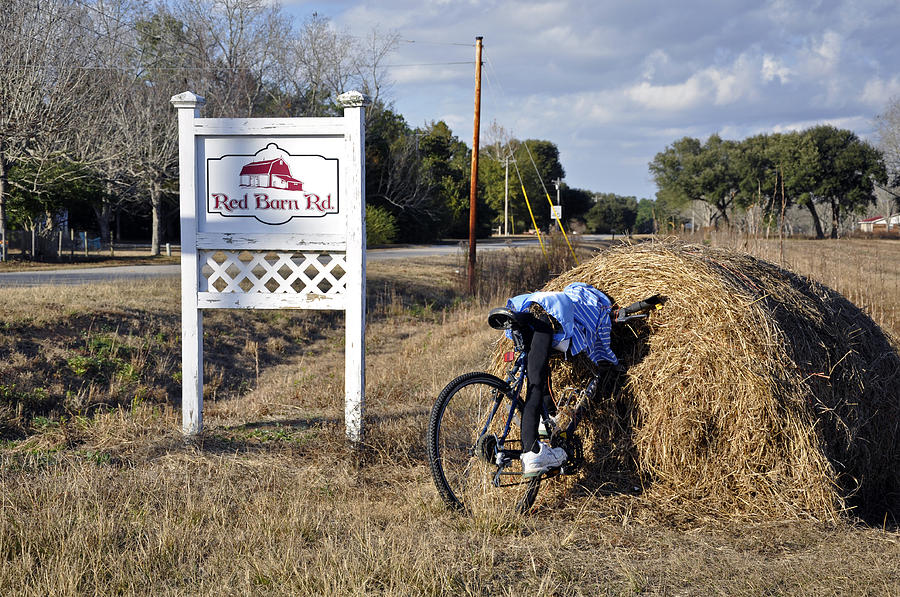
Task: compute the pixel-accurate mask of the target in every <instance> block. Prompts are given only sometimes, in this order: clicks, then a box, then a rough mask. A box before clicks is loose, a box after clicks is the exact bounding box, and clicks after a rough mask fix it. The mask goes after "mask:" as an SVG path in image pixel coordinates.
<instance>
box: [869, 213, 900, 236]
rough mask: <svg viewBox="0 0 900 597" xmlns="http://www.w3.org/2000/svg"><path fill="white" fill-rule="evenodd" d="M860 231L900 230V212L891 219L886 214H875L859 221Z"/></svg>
mask: <svg viewBox="0 0 900 597" xmlns="http://www.w3.org/2000/svg"><path fill="white" fill-rule="evenodd" d="M859 231H860V232H900V214H894V215H892V216H891V219H890V220H887V218H885V217H884V216H874V217H871V218H866V219H865V220H860V221H859Z"/></svg>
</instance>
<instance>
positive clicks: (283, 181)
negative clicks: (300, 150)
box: [240, 158, 303, 191]
mask: <svg viewBox="0 0 900 597" xmlns="http://www.w3.org/2000/svg"><path fill="white" fill-rule="evenodd" d="M240 177H241V186H242V187H258V188H266V189H284V190H286V191H302V190H303V183H302V182H300V181H299V180H297V179H296V178H294V177H293V176H291V170H290V168H288V165H287V163H286V162H285V161H284V160H283V159H282V158H277V159H274V160H262V161H259V162H250V163H249V164H247V165H246V166H244V167H243V168H241V174H240Z"/></svg>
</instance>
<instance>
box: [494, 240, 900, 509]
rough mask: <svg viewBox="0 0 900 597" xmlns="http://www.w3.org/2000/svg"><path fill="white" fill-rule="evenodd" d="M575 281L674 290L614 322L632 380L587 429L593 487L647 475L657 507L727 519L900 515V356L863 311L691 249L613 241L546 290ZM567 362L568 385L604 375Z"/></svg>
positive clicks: (784, 276)
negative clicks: (659, 305) (636, 316)
mask: <svg viewBox="0 0 900 597" xmlns="http://www.w3.org/2000/svg"><path fill="white" fill-rule="evenodd" d="M574 281H581V282H587V283H589V284H592V285H594V286H596V287H598V288H600V289H601V290H603V291H604V292H606V293H607V294H608V295H609V296H610V297H611V298H613V299H614V300H615V301H616V302H617V303H618V304H620V305H627V304H629V303H631V302H633V301H635V300H639V299H641V298H644V297H646V296H648V295H651V294H655V293H659V294H662V295H665V296H666V297H668V299H669V301H668V303H666V305H665V307H664V308H663V309H662V310H661V311H659V312H658V313H657V314H655V315H654V319H653V320H652V321H651V322H650V323H649V324H643V325H638V326H630V327H625V326H620V327H618V328H617V329H616V330H614V334H613V349H614V350H615V352H616V354H617V355H618V356H619V357H620V359H621V360H622V361H623V363H624V364H626V365H627V366H628V373H627V380H626V383H625V384H624V385H623V386H622V388H621V389H620V390H619V391H618V392H617V393H616V394H615V395H614V396H612V397H610V398H607V399H605V400H602V401H600V403H599V404H596V405H595V409H594V412H593V413H592V415H591V418H590V420H589V421H588V422H587V423H586V426H587V427H588V428H589V429H586V431H587V434H588V437H587V439H586V444H587V446H586V453H587V454H588V458H589V462H588V465H587V466H588V470H587V471H586V473H585V474H584V476H583V477H582V478H581V479H580V480H579V483H580V486H581V487H587V488H588V489H589V490H598V489H599V490H610V489H611V488H612V489H613V490H615V489H616V488H620V489H622V488H625V487H631V486H632V485H635V484H637V485H638V486H641V487H642V488H643V490H642V492H641V493H642V494H643V496H644V497H645V498H646V499H648V500H650V501H652V502H653V503H656V504H670V505H677V507H679V508H684V509H686V510H694V511H697V512H704V513H713V514H715V515H724V516H733V515H736V516H745V515H762V516H766V517H772V516H776V517H789V518H796V517H804V516H811V517H814V518H817V519H831V520H833V519H837V518H839V517H841V516H842V515H844V514H846V513H848V512H853V513H854V514H855V515H858V516H861V517H863V518H866V519H870V520H873V521H877V522H878V523H881V521H882V518H883V517H885V516H891V517H893V518H894V520H896V519H898V518H900V448H898V439H900V398H898V396H900V389H898V385H897V384H898V381H900V373H898V372H900V355H898V351H897V343H896V341H895V340H894V339H893V338H891V337H890V336H889V335H888V334H886V333H885V332H884V331H882V330H881V329H880V328H879V327H878V326H877V325H876V324H875V323H874V322H873V321H872V320H871V319H870V318H869V317H868V316H866V315H865V313H863V312H862V311H861V310H860V309H859V308H857V307H856V306H854V305H853V304H851V303H850V302H849V301H847V300H846V299H845V298H843V297H842V296H841V295H839V294H838V293H836V292H835V291H833V290H830V289H829V288H826V287H824V286H822V285H821V284H817V283H815V282H813V281H810V280H808V279H806V278H803V277H801V276H798V275H796V274H793V273H791V272H789V271H786V270H784V269H781V268H779V267H777V266H775V265H773V264H771V263H767V262H764V261H760V260H757V259H755V258H753V257H750V256H747V255H743V254H738V253H734V252H729V251H724V250H716V249H710V248H706V247H701V246H697V245H688V244H680V243H643V244H639V245H635V246H621V247H618V248H614V249H611V250H609V251H607V252H605V253H603V254H601V255H599V256H597V257H596V258H594V259H592V260H591V261H589V262H587V263H584V264H582V265H581V266H579V267H577V268H574V269H572V270H570V271H568V272H566V273H564V274H563V275H561V276H560V277H558V278H556V279H554V280H553V281H551V282H550V283H549V284H548V285H547V286H546V287H545V288H544V290H561V289H562V288H563V287H564V286H565V285H566V284H569V283H570V282H574ZM502 350H504V347H500V348H498V355H496V357H495V363H496V364H499V362H498V360H497V359H498V358H499V353H501V352H502ZM551 367H552V370H553V377H554V379H555V380H557V382H559V380H564V381H568V382H569V383H576V384H577V383H584V381H585V380H586V379H587V378H588V377H589V372H588V367H587V363H586V362H585V361H583V360H580V359H573V360H570V361H556V362H554V363H552V364H551ZM559 385H560V383H557V386H559ZM547 486H549V484H547Z"/></svg>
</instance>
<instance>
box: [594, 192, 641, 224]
mask: <svg viewBox="0 0 900 597" xmlns="http://www.w3.org/2000/svg"><path fill="white" fill-rule="evenodd" d="M594 197H595V199H596V201H595V203H594V206H593V207H592V208H591V209H590V210H589V211H588V212H587V215H586V216H585V223H586V224H587V227H588V230H590V231H591V232H594V233H598V234H615V233H620V234H622V233H626V232H628V231H631V230H634V223H635V221H636V220H637V210H638V202H637V199H636V198H635V197H622V196H620V195H616V194H615V193H597V194H596V195H595V196H594Z"/></svg>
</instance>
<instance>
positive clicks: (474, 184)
mask: <svg viewBox="0 0 900 597" xmlns="http://www.w3.org/2000/svg"><path fill="white" fill-rule="evenodd" d="M482 39H483V38H482V36H480V35H479V36H478V37H476V38H475V124H474V127H473V129H474V130H473V131H472V175H471V177H470V179H471V180H470V184H469V267H468V272H467V273H468V282H469V294H473V295H474V294H475V221H476V220H475V193H476V192H477V190H478V143H479V129H480V127H481V40H482Z"/></svg>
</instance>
